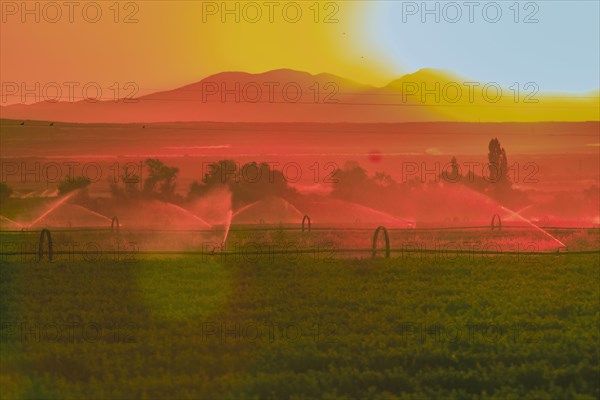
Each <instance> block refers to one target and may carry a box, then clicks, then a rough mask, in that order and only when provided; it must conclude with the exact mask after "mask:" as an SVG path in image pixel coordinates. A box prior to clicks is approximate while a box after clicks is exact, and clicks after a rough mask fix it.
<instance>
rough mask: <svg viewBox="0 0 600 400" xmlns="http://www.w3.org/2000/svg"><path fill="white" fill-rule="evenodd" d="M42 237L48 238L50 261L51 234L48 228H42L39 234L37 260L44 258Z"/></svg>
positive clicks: (50, 259) (49, 257)
mask: <svg viewBox="0 0 600 400" xmlns="http://www.w3.org/2000/svg"><path fill="white" fill-rule="evenodd" d="M44 237H46V239H47V240H48V261H52V253H53V252H52V235H50V231H49V230H48V229H42V233H41V234H40V242H39V244H38V261H42V258H44Z"/></svg>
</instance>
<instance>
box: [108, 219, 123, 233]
mask: <svg viewBox="0 0 600 400" xmlns="http://www.w3.org/2000/svg"><path fill="white" fill-rule="evenodd" d="M120 226H121V224H119V218H117V216H116V215H115V216H114V217H112V221H110V231H111V232H113V233H114V231H115V227H116V229H117V233H119V228H120Z"/></svg>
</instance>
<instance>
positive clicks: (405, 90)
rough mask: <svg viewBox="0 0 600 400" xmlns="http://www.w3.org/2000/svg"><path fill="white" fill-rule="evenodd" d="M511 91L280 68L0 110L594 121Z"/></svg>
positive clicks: (438, 74)
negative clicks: (369, 81)
mask: <svg viewBox="0 0 600 400" xmlns="http://www.w3.org/2000/svg"><path fill="white" fill-rule="evenodd" d="M519 86H520V87H519V91H518V93H517V92H516V91H515V90H514V88H513V89H509V88H499V86H497V85H496V84H493V83H475V82H470V81H469V80H468V79H464V78H460V77H458V76H455V75H453V74H451V73H449V72H447V71H442V70H436V69H423V70H420V71H417V72H416V73H414V74H409V75H405V76H403V77H401V78H399V79H397V80H395V81H393V82H390V83H389V84H388V85H387V86H385V87H381V88H376V87H373V86H368V85H363V84H360V83H357V82H353V81H351V80H348V79H344V78H341V77H338V76H335V75H331V74H317V75H311V74H309V73H306V72H300V71H294V70H288V69H281V70H274V71H269V72H265V73H261V74H249V73H245V72H224V73H220V74H216V75H212V76H209V77H207V78H205V79H203V80H201V81H199V82H196V83H193V84H190V85H187V86H183V87H180V88H177V89H173V90H169V91H164V92H157V93H153V94H149V95H146V96H142V97H139V98H137V99H130V101H123V100H121V101H119V102H114V101H99V102H90V101H87V100H81V101H77V102H55V103H51V102H39V103H35V104H30V105H25V104H15V105H9V106H5V107H0V111H1V114H2V118H10V119H27V120H46V121H62V122H79V123H134V122H136V123H156V122H202V121H212V122H259V123H261V122H317V123H318V122H321V123H323V122H324V123H340V122H342V123H343V122H346V123H393V122H431V121H465V122H479V121H481V122H507V121H514V122H532V121H597V120H600V115H599V114H600V111H599V108H600V107H599V105H600V104H599V99H600V96H599V93H598V92H597V91H596V92H593V93H589V94H587V95H585V96H583V97H581V96H580V97H577V98H576V97H573V96H562V97H558V96H549V95H544V94H541V93H537V92H536V88H535V87H534V86H528V87H526V84H525V83H523V84H520V85H519ZM500 92H501V95H499V93H500ZM131 100H133V101H131Z"/></svg>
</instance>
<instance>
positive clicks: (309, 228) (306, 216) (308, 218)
mask: <svg viewBox="0 0 600 400" xmlns="http://www.w3.org/2000/svg"><path fill="white" fill-rule="evenodd" d="M305 222H308V233H310V231H311V229H312V226H311V224H310V217H309V216H308V215H305V216H304V218H302V233H304V224H305Z"/></svg>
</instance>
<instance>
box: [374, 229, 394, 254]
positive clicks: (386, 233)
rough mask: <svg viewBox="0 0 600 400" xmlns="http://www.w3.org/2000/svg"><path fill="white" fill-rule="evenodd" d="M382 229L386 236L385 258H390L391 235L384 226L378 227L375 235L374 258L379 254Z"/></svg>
mask: <svg viewBox="0 0 600 400" xmlns="http://www.w3.org/2000/svg"><path fill="white" fill-rule="evenodd" d="M380 231H383V237H384V238H385V258H390V235H389V234H388V231H387V229H386V228H385V227H384V226H380V227H379V228H377V229H376V230H375V234H374V235H373V246H372V248H373V258H375V256H377V239H378V238H379V232H380Z"/></svg>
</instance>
